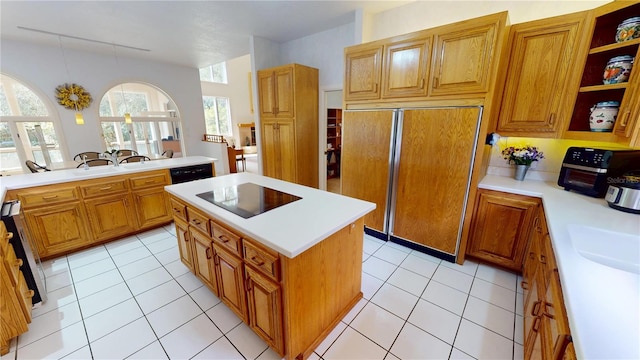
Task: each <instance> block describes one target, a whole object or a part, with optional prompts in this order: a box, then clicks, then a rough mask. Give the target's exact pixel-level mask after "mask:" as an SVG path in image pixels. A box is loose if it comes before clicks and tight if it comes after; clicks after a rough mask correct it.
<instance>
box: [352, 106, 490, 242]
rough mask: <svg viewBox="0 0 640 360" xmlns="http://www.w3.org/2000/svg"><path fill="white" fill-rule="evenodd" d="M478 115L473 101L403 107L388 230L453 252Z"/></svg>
mask: <svg viewBox="0 0 640 360" xmlns="http://www.w3.org/2000/svg"><path fill="white" fill-rule="evenodd" d="M479 116H480V108H477V107H470V108H436V109H425V110H405V111H404V115H403V120H402V141H401V148H400V149H397V150H396V159H398V160H399V161H397V162H396V164H397V165H396V166H397V169H398V170H397V172H396V174H395V177H396V181H395V184H394V191H395V195H394V201H393V202H394V204H393V205H392V206H393V211H394V216H393V218H392V219H390V225H391V226H390V232H391V234H392V235H394V236H397V237H400V238H403V239H406V240H411V241H414V242H417V243H419V244H422V245H425V246H428V247H431V248H434V249H437V250H439V251H442V252H445V253H449V254H455V253H456V250H457V249H456V248H457V244H458V239H459V237H460V234H459V229H460V226H461V221H462V213H463V211H464V209H465V207H466V197H467V193H468V184H469V177H470V171H471V163H472V161H471V160H472V158H473V154H474V152H475V140H476V128H477V126H478V122H479ZM345 138H346V136H345ZM358 151H363V150H362V149H358ZM398 151H399V153H398ZM345 168H347V167H346V165H345ZM366 184H367V186H368V184H369V182H367V183H366Z"/></svg>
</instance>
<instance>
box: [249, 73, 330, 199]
mask: <svg viewBox="0 0 640 360" xmlns="http://www.w3.org/2000/svg"><path fill="white" fill-rule="evenodd" d="M258 79H259V80H258V94H259V99H258V100H259V103H260V122H261V124H262V126H261V131H262V144H261V151H262V163H263V167H264V175H266V176H270V177H275V178H278V179H281V180H286V181H290V182H294V183H298V184H302V185H307V186H311V187H316V188H317V187H318V180H319V179H318V159H319V154H318V69H315V68H311V67H307V66H303V65H299V64H290V65H283V66H279V67H276V68H271V69H265V70H260V71H258Z"/></svg>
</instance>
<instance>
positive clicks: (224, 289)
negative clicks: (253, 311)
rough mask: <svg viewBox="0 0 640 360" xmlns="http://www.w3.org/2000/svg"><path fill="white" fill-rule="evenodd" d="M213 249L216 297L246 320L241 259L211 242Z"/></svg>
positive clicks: (245, 300)
mask: <svg viewBox="0 0 640 360" xmlns="http://www.w3.org/2000/svg"><path fill="white" fill-rule="evenodd" d="M213 248H214V249H215V266H216V276H217V279H218V297H219V298H220V300H221V301H222V302H224V303H225V304H226V305H227V306H228V307H229V308H230V309H231V310H232V311H233V312H234V313H236V315H238V317H239V318H240V319H242V321H244V322H247V299H246V298H247V297H246V291H245V287H244V275H243V268H244V266H243V263H242V259H240V258H238V257H237V256H235V255H232V254H231V253H229V252H228V251H226V250H224V249H223V248H222V247H221V246H220V245H218V244H215V243H214V244H213Z"/></svg>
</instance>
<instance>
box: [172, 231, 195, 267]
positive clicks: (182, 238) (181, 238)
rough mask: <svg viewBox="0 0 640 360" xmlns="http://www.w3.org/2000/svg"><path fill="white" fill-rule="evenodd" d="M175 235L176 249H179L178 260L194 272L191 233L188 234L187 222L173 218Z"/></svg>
mask: <svg viewBox="0 0 640 360" xmlns="http://www.w3.org/2000/svg"><path fill="white" fill-rule="evenodd" d="M175 224H176V236H177V238H178V250H180V260H181V261H182V263H183V264H184V265H185V266H186V267H188V268H189V270H191V272H194V267H193V247H192V245H191V235H189V226H188V225H187V223H185V222H182V221H180V220H178V219H175Z"/></svg>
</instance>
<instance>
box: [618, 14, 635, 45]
mask: <svg viewBox="0 0 640 360" xmlns="http://www.w3.org/2000/svg"><path fill="white" fill-rule="evenodd" d="M637 38H640V17H632V18H629V19H627V20H625V21H623V22H621V23H620V25H618V31H617V32H616V42H623V41H627V40H633V39H637Z"/></svg>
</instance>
